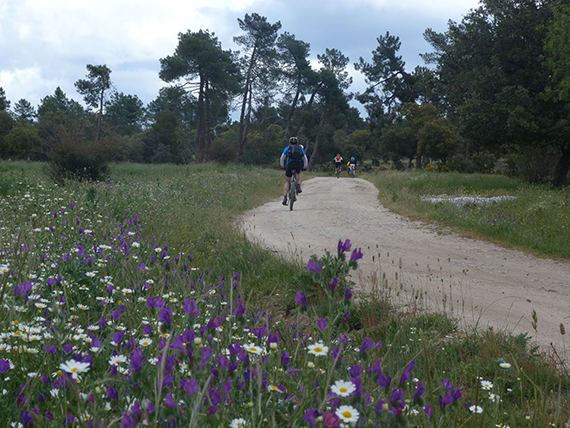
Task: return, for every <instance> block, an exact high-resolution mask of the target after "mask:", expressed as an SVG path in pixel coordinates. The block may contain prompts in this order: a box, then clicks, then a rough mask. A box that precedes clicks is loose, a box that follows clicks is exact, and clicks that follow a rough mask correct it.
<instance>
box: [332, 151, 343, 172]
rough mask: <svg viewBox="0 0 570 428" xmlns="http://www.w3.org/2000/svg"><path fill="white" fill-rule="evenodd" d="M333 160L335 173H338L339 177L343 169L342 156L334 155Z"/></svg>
mask: <svg viewBox="0 0 570 428" xmlns="http://www.w3.org/2000/svg"><path fill="white" fill-rule="evenodd" d="M333 162H334V173H335V174H337V177H338V174H340V171H341V170H342V156H341V155H339V154H337V155H336V156H335V157H334V159H333Z"/></svg>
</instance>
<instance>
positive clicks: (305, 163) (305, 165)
mask: <svg viewBox="0 0 570 428" xmlns="http://www.w3.org/2000/svg"><path fill="white" fill-rule="evenodd" d="M307 165H309V160H308V159H307V155H306V154H305V151H304V150H303V169H307Z"/></svg>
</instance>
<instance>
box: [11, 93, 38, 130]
mask: <svg viewBox="0 0 570 428" xmlns="http://www.w3.org/2000/svg"><path fill="white" fill-rule="evenodd" d="M14 116H15V118H16V121H17V122H18V123H19V124H20V125H25V124H28V123H32V122H33V121H34V117H35V116H36V109H35V108H34V106H33V105H32V104H31V103H30V102H29V101H28V100H26V99H24V98H22V99H21V100H20V101H18V102H17V103H16V104H14Z"/></svg>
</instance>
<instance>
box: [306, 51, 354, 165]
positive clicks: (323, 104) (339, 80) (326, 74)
mask: <svg viewBox="0 0 570 428" xmlns="http://www.w3.org/2000/svg"><path fill="white" fill-rule="evenodd" d="M317 58H318V60H319V63H320V64H321V68H320V69H319V71H318V72H317V76H318V81H317V83H316V85H314V87H313V88H312V92H311V96H310V98H309V100H308V102H307V105H306V107H307V109H308V110H314V112H315V113H316V115H315V116H314V118H315V122H314V126H313V127H312V128H313V129H312V130H311V132H309V131H307V133H312V134H315V135H316V138H315V144H314V146H313V148H312V150H311V157H310V159H309V165H308V169H309V170H312V169H313V167H314V165H315V162H316V160H317V158H318V156H319V151H320V150H321V148H322V144H323V143H324V142H325V141H327V140H328V141H330V140H332V136H333V135H334V131H335V130H338V129H340V128H342V127H343V126H344V125H345V124H346V122H347V115H348V114H349V106H348V100H349V98H350V94H346V93H345V92H344V91H345V90H346V89H348V88H349V87H350V84H351V83H352V78H351V77H349V76H348V72H347V71H346V66H347V65H348V63H349V61H350V59H349V58H348V57H346V56H344V55H343V54H342V53H341V52H340V51H339V50H337V49H326V50H325V53H324V54H323V55H317ZM305 124H306V122H305ZM305 127H306V126H305ZM327 137H328V138H327Z"/></svg>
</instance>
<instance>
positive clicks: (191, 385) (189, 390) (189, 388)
mask: <svg viewBox="0 0 570 428" xmlns="http://www.w3.org/2000/svg"><path fill="white" fill-rule="evenodd" d="M180 387H181V388H182V390H183V391H184V392H186V394H188V395H192V394H194V393H195V392H198V391H200V386H199V385H198V381H197V380H196V379H189V380H187V379H184V378H183V379H182V380H181V381H180Z"/></svg>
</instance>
